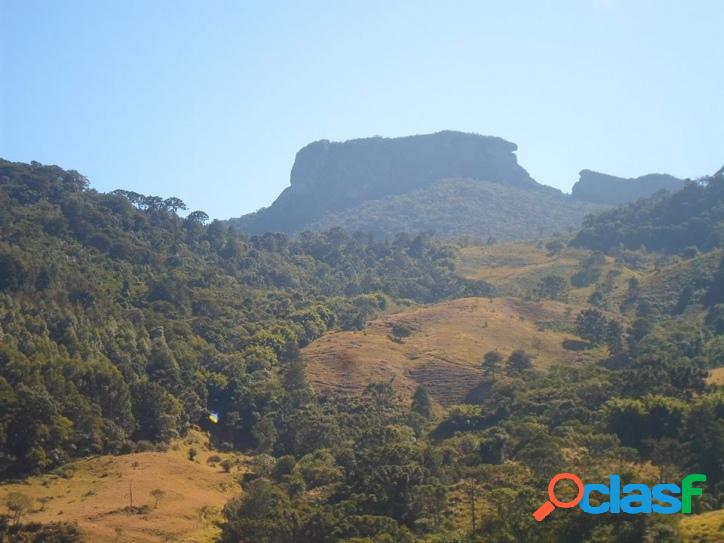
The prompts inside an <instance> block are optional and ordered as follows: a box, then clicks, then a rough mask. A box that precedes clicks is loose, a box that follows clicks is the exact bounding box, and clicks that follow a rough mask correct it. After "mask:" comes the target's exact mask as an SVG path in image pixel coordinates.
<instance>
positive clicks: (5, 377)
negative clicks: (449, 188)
mask: <svg viewBox="0 0 724 543" xmlns="http://www.w3.org/2000/svg"><path fill="white" fill-rule="evenodd" d="M0 206H2V208H1V212H0V221H1V222H0V331H1V333H2V338H3V341H2V344H1V345H0V389H1V390H2V394H0V404H1V405H0V413H1V415H0V473H3V474H5V475H11V474H20V473H27V472H33V471H37V470H41V469H48V468H52V467H54V466H58V465H60V464H62V463H63V462H66V461H67V460H68V459H69V458H71V457H74V456H79V455H87V454H97V453H106V452H111V453H118V452H123V451H129V450H132V449H133V448H134V447H135V446H136V445H135V444H136V443H137V442H139V441H141V440H150V441H167V440H168V439H170V438H171V437H173V436H175V435H177V434H179V433H184V432H185V431H186V429H187V428H188V427H189V425H191V424H199V423H200V422H201V421H202V420H203V419H204V418H205V416H206V414H207V413H208V412H209V410H210V409H213V410H218V411H222V412H224V413H225V415H226V416H225V419H224V420H234V421H235V422H234V423H233V424H232V425H231V427H229V428H226V431H227V433H226V434H225V439H227V440H228V441H230V442H236V443H238V444H246V445H251V446H253V444H254V443H255V442H256V441H257V440H256V439H255V438H254V437H253V435H254V428H255V427H256V426H257V424H258V422H259V420H260V419H261V418H262V417H263V416H264V414H265V413H266V412H267V411H269V410H271V409H273V406H275V405H276V404H277V403H278V402H280V401H281V398H282V397H283V396H284V388H283V386H282V381H281V380H280V379H279V375H278V373H279V369H280V367H281V366H280V364H281V365H283V364H285V363H290V361H292V360H293V359H294V353H295V349H296V347H297V346H298V345H304V344H306V343H307V342H309V341H311V340H312V339H315V338H316V337H318V336H320V335H321V334H322V333H324V332H325V331H326V330H328V329H332V328H337V327H339V328H343V329H355V328H360V327H362V326H363V325H364V323H365V320H366V319H367V318H369V317H370V316H372V315H374V314H376V313H377V312H379V311H381V310H384V309H385V308H387V307H388V306H389V305H390V304H393V303H395V302H394V300H398V299H411V300H416V301H419V302H427V301H434V300H439V299H443V298H447V297H452V296H461V295H474V294H488V293H490V287H489V286H488V285H487V284H485V283H483V282H472V281H466V280H463V279H460V278H459V277H457V276H456V275H454V274H453V273H452V269H453V264H452V262H453V257H454V256H455V250H456V249H455V247H454V246H452V245H445V244H443V243H439V242H435V241H431V240H428V239H426V238H424V237H417V238H414V239H410V238H405V237H399V238H398V239H396V240H395V241H393V242H373V241H371V239H370V238H369V237H365V236H357V237H350V236H348V235H346V234H345V233H344V232H342V231H339V230H337V231H329V232H327V233H325V234H321V235H308V236H303V237H302V238H300V239H299V240H297V241H290V240H289V239H288V238H287V237H285V236H284V235H280V234H267V235H263V236H254V237H251V238H245V237H243V236H238V235H236V234H232V233H229V232H228V230H227V228H226V227H225V226H224V225H222V224H221V223H219V222H212V223H211V224H208V225H206V224H204V223H205V222H206V219H207V217H206V215H205V214H204V213H203V212H193V213H190V214H189V215H188V217H187V218H186V219H181V218H180V217H179V216H177V215H176V213H175V211H177V210H179V209H182V208H183V207H184V205H183V202H181V201H179V200H178V199H175V198H168V199H165V200H164V199H162V198H159V197H146V196H141V195H138V194H133V193H126V192H123V191H120V192H118V193H115V194H101V193H97V192H96V191H94V190H92V189H89V188H88V183H87V181H86V180H85V179H84V178H83V177H82V176H81V175H80V174H78V173H77V172H72V171H70V172H66V171H63V170H61V169H59V168H57V167H52V166H51V167H46V166H41V165H39V164H31V165H27V164H13V163H8V162H2V163H0Z"/></svg>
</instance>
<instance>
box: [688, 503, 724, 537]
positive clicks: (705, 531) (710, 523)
mask: <svg viewBox="0 0 724 543" xmlns="http://www.w3.org/2000/svg"><path fill="white" fill-rule="evenodd" d="M681 532H682V535H683V536H684V541H686V542H687V543H721V542H722V541H724V509H719V510H718V511H709V512H708V513H702V514H701V515H686V516H684V517H683V518H682V519H681Z"/></svg>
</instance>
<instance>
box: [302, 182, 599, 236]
mask: <svg viewBox="0 0 724 543" xmlns="http://www.w3.org/2000/svg"><path fill="white" fill-rule="evenodd" d="M603 209H605V207H603V206H597V205H595V204H586V203H581V202H577V201H574V200H572V199H571V198H570V197H568V196H565V195H564V194H561V193H560V192H557V191H553V190H543V189H535V190H533V189H519V188H514V187H508V186H506V185H502V184H500V183H493V182H488V181H479V180H471V179H444V180H441V181H436V182H435V183H433V184H432V185H430V186H428V187H425V188H420V189H417V190H414V191H411V192H408V193H405V194H399V195H395V196H388V197H386V198H383V199H380V200H371V201H367V202H364V203H363V204H360V205H358V206H356V207H353V208H350V209H345V210H342V211H335V212H332V213H329V214H326V215H325V216H324V217H322V218H321V219H319V220H317V221H315V222H312V223H310V224H309V225H307V226H308V228H309V229H310V230H315V231H319V230H322V231H323V230H326V229H329V228H332V227H336V226H340V227H344V228H346V229H347V230H350V231H353V232H354V231H363V232H372V233H373V234H374V235H375V236H376V237H378V238H385V237H387V238H390V237H394V236H395V234H397V233H398V232H410V233H412V234H414V233H419V232H427V231H430V232H434V233H435V234H437V235H439V236H441V237H447V238H451V237H459V236H471V237H474V238H477V239H481V240H483V241H486V240H488V239H496V240H500V241H503V240H525V239H533V238H541V237H548V236H551V235H553V234H555V233H561V232H568V231H569V230H572V229H575V228H577V227H578V226H579V225H580V224H581V223H582V222H583V219H584V217H586V216H587V215H589V214H590V213H594V212H597V211H601V210H603Z"/></svg>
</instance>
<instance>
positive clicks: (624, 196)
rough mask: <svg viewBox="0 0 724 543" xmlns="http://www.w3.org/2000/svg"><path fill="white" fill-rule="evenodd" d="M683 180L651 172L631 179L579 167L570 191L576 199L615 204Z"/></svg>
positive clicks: (675, 186)
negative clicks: (577, 176)
mask: <svg viewBox="0 0 724 543" xmlns="http://www.w3.org/2000/svg"><path fill="white" fill-rule="evenodd" d="M684 183H685V181H684V180H683V179H678V178H676V177H673V176H671V175H667V174H659V173H651V174H648V175H642V176H641V177H636V178H632V179H625V178H623V177H615V176H613V175H607V174H604V173H599V172H594V171H591V170H582V171H581V173H580V177H579V179H578V182H577V183H576V184H575V185H573V190H572V192H571V195H572V196H573V198H575V199H576V200H583V201H586V202H592V203H596V204H610V205H617V204H623V203H626V202H632V201H634V200H638V199H639V198H644V197H646V196H651V195H652V194H654V193H655V192H658V191H660V190H662V189H665V190H669V191H677V190H679V189H681V188H682V187H683V186H684Z"/></svg>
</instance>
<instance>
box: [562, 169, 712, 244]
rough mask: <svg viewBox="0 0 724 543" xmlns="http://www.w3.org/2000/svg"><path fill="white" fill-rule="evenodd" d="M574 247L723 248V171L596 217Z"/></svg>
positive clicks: (577, 238) (588, 220)
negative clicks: (670, 191)
mask: <svg viewBox="0 0 724 543" xmlns="http://www.w3.org/2000/svg"><path fill="white" fill-rule="evenodd" d="M573 244H574V245H578V246H581V247H587V248H589V249H594V250H603V251H606V250H609V249H612V248H615V247H617V246H619V245H621V246H624V247H626V248H631V249H637V248H639V247H642V246H643V247H646V248H648V249H654V250H658V251H666V252H679V251H682V250H684V249H687V248H696V249H698V250H704V251H706V250H711V249H713V248H715V247H721V246H722V245H724V168H722V169H721V170H719V171H718V172H717V173H716V174H714V175H712V176H710V177H706V178H703V179H701V180H700V181H699V182H697V183H694V182H690V183H688V184H686V185H685V186H684V188H683V189H681V190H680V191H678V192H675V193H673V194H670V193H660V194H654V195H653V196H651V197H649V198H642V199H640V200H637V201H635V202H633V203H630V204H628V205H626V206H620V207H617V208H614V209H611V210H609V211H605V212H603V213H601V214H599V215H596V216H591V217H589V218H588V219H586V221H585V222H584V225H583V228H582V229H581V231H580V232H579V233H578V235H577V236H576V237H575V239H574V240H573Z"/></svg>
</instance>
